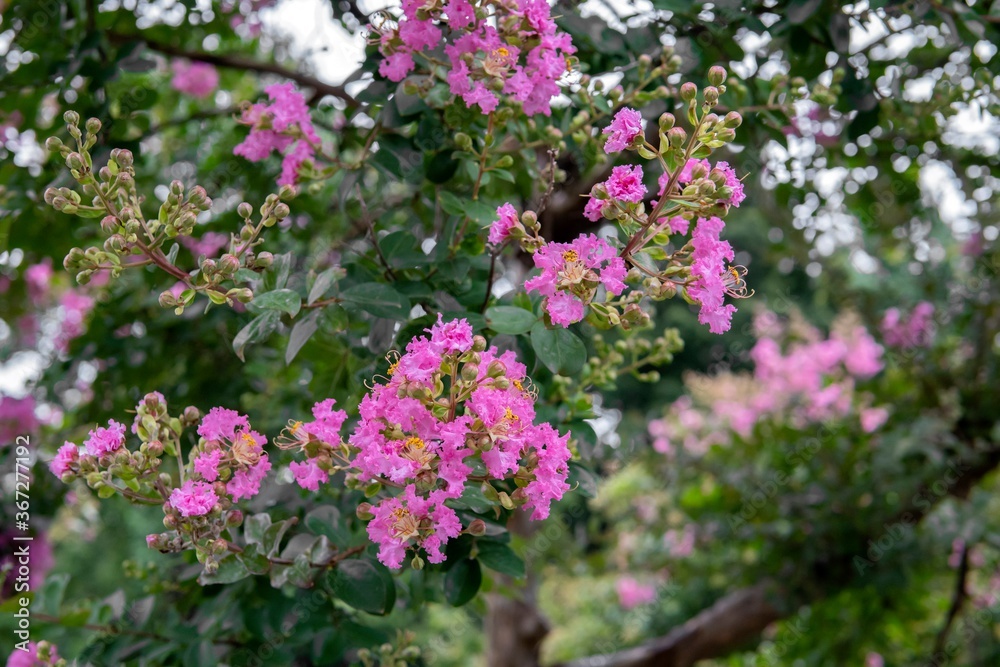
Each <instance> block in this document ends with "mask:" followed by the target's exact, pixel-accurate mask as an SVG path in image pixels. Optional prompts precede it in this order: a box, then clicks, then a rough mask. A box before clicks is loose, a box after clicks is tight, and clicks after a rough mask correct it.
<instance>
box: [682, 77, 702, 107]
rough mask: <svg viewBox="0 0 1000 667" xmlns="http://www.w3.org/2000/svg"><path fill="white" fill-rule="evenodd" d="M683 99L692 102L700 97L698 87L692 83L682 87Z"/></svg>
mask: <svg viewBox="0 0 1000 667" xmlns="http://www.w3.org/2000/svg"><path fill="white" fill-rule="evenodd" d="M680 92H681V99H682V100H684V101H685V102H690V101H691V100H693V99H694V98H695V97H696V96H697V95H698V86H696V85H694V84H693V83H691V82H690V81H688V82H687V83H685V84H684V85H682V86H681V91H680Z"/></svg>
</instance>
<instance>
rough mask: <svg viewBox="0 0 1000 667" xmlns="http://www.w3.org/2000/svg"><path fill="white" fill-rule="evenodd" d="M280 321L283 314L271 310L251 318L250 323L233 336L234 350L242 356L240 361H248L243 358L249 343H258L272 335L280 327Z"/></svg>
mask: <svg viewBox="0 0 1000 667" xmlns="http://www.w3.org/2000/svg"><path fill="white" fill-rule="evenodd" d="M280 321H281V314H280V313H278V312H276V311H273V310H271V311H268V312H266V313H261V314H260V315H258V316H257V317H255V318H253V319H252V320H250V324H248V325H246V326H245V327H243V328H242V329H240V332H239V333H238V334H236V337H235V338H233V352H235V353H236V356H237V357H239V358H240V361H246V359H244V358H243V351H244V350H245V349H246V347H247V345H250V344H251V343H257V342H259V341H262V340H264V339H265V338H267V337H268V336H270V335H271V334H272V333H274V330H275V329H277V328H278V324H279V323H280Z"/></svg>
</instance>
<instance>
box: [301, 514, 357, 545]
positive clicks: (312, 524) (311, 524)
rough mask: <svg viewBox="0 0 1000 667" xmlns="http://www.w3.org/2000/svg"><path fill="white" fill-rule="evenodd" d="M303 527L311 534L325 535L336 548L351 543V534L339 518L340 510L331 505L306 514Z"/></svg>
mask: <svg viewBox="0 0 1000 667" xmlns="http://www.w3.org/2000/svg"><path fill="white" fill-rule="evenodd" d="M305 526H306V530H308V531H309V532H311V533H314V534H316V535H325V536H326V537H327V538H328V539H329V540H330V542H332V543H333V544H335V545H336V546H338V547H345V546H347V545H348V544H349V543H350V541H351V534H350V532H348V530H347V526H346V525H345V522H344V520H343V519H342V518H341V516H340V510H338V509H337V508H336V507H334V506H333V505H320V506H319V507H317V508H316V509H314V510H313V511H311V512H309V514H306V520H305Z"/></svg>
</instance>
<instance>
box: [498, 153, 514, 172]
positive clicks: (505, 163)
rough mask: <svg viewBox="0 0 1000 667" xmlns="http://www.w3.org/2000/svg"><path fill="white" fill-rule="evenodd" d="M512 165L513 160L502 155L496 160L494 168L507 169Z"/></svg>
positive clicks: (508, 156)
mask: <svg viewBox="0 0 1000 667" xmlns="http://www.w3.org/2000/svg"><path fill="white" fill-rule="evenodd" d="M513 164H514V158H512V157H511V156H510V155H504V156H503V157H501V158H500V159H499V160H497V164H496V166H497V167H498V168H499V169H507V168H508V167H511V166H513Z"/></svg>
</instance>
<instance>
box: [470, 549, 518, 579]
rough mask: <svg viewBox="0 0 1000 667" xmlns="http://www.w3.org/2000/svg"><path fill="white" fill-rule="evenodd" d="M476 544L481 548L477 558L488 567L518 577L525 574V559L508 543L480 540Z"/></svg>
mask: <svg viewBox="0 0 1000 667" xmlns="http://www.w3.org/2000/svg"><path fill="white" fill-rule="evenodd" d="M476 546H477V547H478V548H479V555H477V556H476V558H477V559H478V560H479V562H480V563H482V564H483V565H485V566H486V567H488V568H490V569H491V570H496V571H497V572H501V573H503V574H509V575H510V576H512V577H516V578H518V579H520V578H521V577H523V576H524V561H523V560H521V558H520V556H518V555H517V554H516V553H514V550H513V549H511V548H510V547H509V546H508V545H506V544H504V543H503V542H494V541H492V540H490V541H486V540H480V541H479V542H477V543H476Z"/></svg>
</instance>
